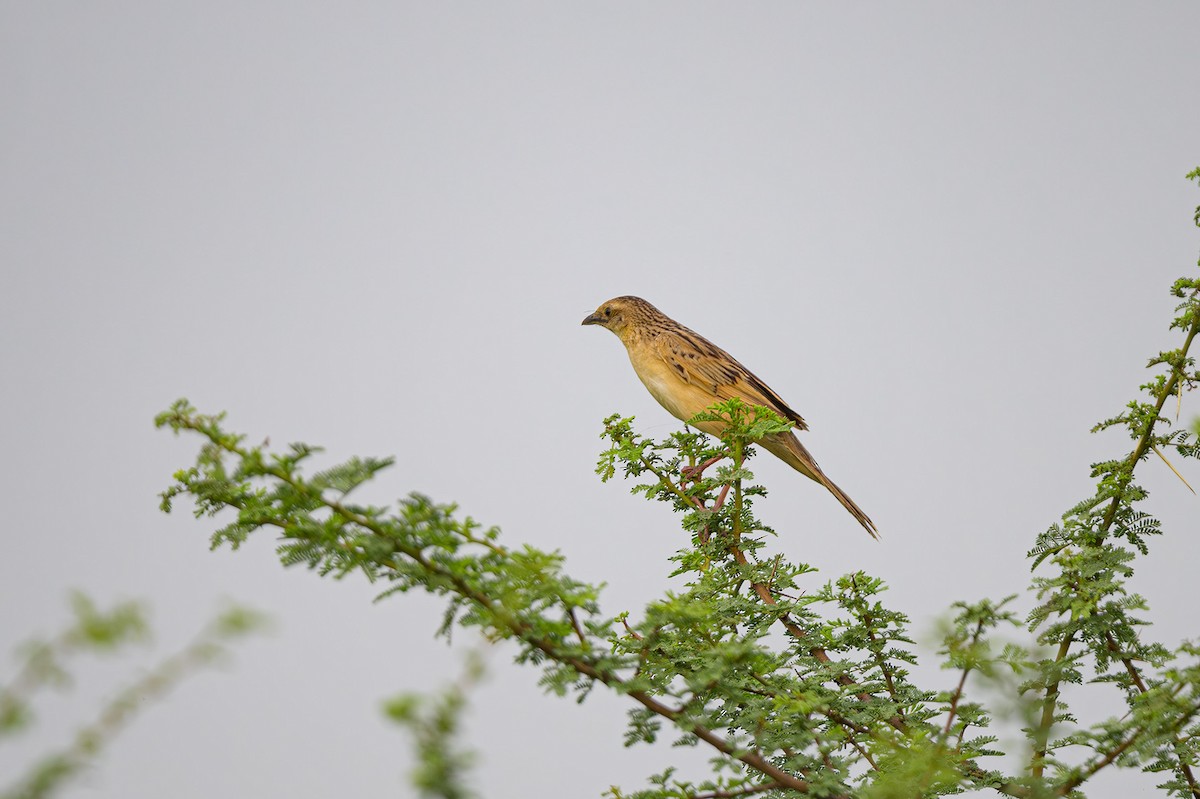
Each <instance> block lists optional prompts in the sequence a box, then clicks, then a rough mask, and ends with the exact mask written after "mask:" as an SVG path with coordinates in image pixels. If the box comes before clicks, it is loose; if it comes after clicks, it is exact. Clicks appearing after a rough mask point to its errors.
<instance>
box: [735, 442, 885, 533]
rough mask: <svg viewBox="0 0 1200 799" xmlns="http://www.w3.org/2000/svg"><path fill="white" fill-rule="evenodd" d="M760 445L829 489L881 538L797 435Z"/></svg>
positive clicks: (868, 528) (871, 531) (865, 526)
mask: <svg viewBox="0 0 1200 799" xmlns="http://www.w3.org/2000/svg"><path fill="white" fill-rule="evenodd" d="M759 443H760V444H762V446H763V447H765V448H766V449H767V451H768V452H770V453H771V454H772V455H774V456H776V457H777V458H779V459H780V460H782V461H783V462H784V463H786V464H787V465H788V466H791V467H792V468H793V469H795V470H796V471H798V472H800V473H801V474H802V475H804V476H805V477H808V478H811V479H813V480H816V481H817V482H818V483H820V484H821V485H823V486H825V487H826V488H827V489H829V493H831V494H833V495H834V496H835V497H837V501H838V502H840V503H842V507H844V508H845V509H846V510H848V511H850V515H851V516H853V517H854V518H855V519H858V523H859V524H861V525H862V526H863V528H864V529H865V530H866V531H867V532H868V533H870V534H871V537H872V538H875V539H878V538H879V531H878V530H876V529H875V522H873V521H871V518H870V517H869V516H867V514H865V513H863V510H862V508H860V507H858V505H856V504H854V500H852V499H850V497H848V496H846V492H845V491H843V490H842V489H840V488H838V485H837V483H835V482H833V481H832V480H830V479H829V478H828V477H827V476H826V475H825V472H823V471H821V467H820V466H818V465H817V461H816V460H815V459H814V458H813V456H812V455H811V454H809V451H808V450H807V449H805V448H804V445H803V444H801V443H800V439H798V438H796V434H795V433H790V432H789V433H781V434H779V435H774V436H770V437H768V438H764V439H763V440H762V441H760V442H759Z"/></svg>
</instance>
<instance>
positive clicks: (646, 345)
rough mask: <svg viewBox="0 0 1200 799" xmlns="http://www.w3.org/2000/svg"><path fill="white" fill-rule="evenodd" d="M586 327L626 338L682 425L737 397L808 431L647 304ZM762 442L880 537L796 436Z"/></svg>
mask: <svg viewBox="0 0 1200 799" xmlns="http://www.w3.org/2000/svg"><path fill="white" fill-rule="evenodd" d="M583 324H585V325H600V326H601V327H605V328H608V329H609V330H611V331H612V332H613V333H615V334H616V336H617V338H619V339H621V343H622V344H624V345H625V349H626V350H627V351H628V352H629V360H630V362H631V363H632V364H633V371H634V372H636V373H637V376H638V379H639V380H641V381H642V383H643V384H644V385H645V386H646V388H647V389H649V390H650V394H651V396H653V397H654V399H656V400H658V402H659V404H660V405H662V406H663V407H664V408H666V409H667V410H668V411H670V413H671V415H672V416H674V417H675V418H677V419H680V420H682V421H684V422H686V421H688V420H689V419H691V418H692V417H694V416H695V415H696V414H698V413H701V412H703V411H704V410H705V409H706V408H708V406H710V405H712V404H713V403H714V402H724V401H727V400H730V399H733V398H734V397H737V398H738V399H740V400H742V401H743V402H746V403H748V404H750V405H765V406H766V407H768V408H770V409H771V410H773V411H775V413H777V414H779V415H780V416H781V417H783V418H784V419H787V420H789V421H791V422H794V423H795V425H796V428H797V429H799V430H807V429H808V425H807V424H805V422H804V419H802V418H800V414H798V413H796V412H795V411H793V410H792V409H791V408H789V407H788V406H787V403H785V402H784V401H783V400H782V399H780V398H779V395H778V394H776V393H775V392H774V391H772V390H771V389H770V388H768V387H767V385H766V383H764V382H763V381H761V380H759V379H758V378H757V377H755V376H754V373H753V372H751V371H750V370H749V369H747V368H746V367H744V366H742V365H741V364H740V363H738V362H737V360H736V359H734V357H733V356H732V355H730V354H729V353H727V352H725V350H723V349H721V348H720V347H718V346H716V345H715V344H713V343H712V342H710V341H709V340H708V339H706V338H704V337H703V336H701V335H699V334H698V333H695V332H693V331H691V330H689V329H687V328H686V327H684V326H683V325H681V324H679V323H678V322H676V321H675V320H674V319H672V318H671V317H669V316H667V315H666V314H664V313H663V312H662V311H660V310H658V309H657V308H655V307H654V306H653V305H651V304H650V303H648V302H646V301H645V300H643V299H641V298H640V297H617V298H615V299H611V300H609V301H608V302H606V303H604V304H602V305H601V306H600V307H599V308H597V309H596V312H595V313H593V314H591V315H589V316H588V317H586V318H585V319H584V320H583ZM696 427H698V428H699V429H700V430H702V431H704V432H705V433H708V434H710V435H714V436H716V435H720V433H721V432H722V428H723V425H721V423H719V422H701V423H699V424H697V425H696ZM758 443H759V444H761V445H762V446H763V447H764V448H765V449H766V450H767V451H768V452H770V453H771V454H772V455H775V456H776V457H777V458H779V459H780V460H782V461H783V462H784V463H786V464H787V465H788V466H791V467H792V468H793V469H795V470H796V471H798V472H800V473H801V474H802V475H804V476H805V477H809V478H811V479H813V480H816V481H817V482H818V483H820V484H821V485H823V486H825V487H826V488H827V489H829V492H830V493H831V494H833V495H834V496H835V497H837V500H838V502H840V503H842V505H843V506H845V508H846V510H848V511H850V513H851V514H852V515H853V516H854V518H855V519H858V523H859V524H861V525H862V526H863V527H865V528H866V530H867V532H868V533H870V534H871V536H872V537H873V538H878V537H879V534H878V532H877V531H876V530H875V523H874V522H872V521H871V520H870V519H869V518H868V517H867V514H865V513H863V512H862V509H861V508H859V507H858V505H855V504H854V500H852V499H850V497H848V496H846V492H844V491H842V489H840V488H838V487H837V485H836V484H835V483H834V482H833V481H832V480H830V479H829V478H828V477H826V476H825V473H824V472H823V471H821V467H820V466H818V465H817V462H816V461H815V460H814V459H813V456H812V455H810V454H809V452H808V450H807V449H805V448H804V445H803V444H801V443H800V439H798V438H796V434H795V433H793V432H791V431H790V430H789V431H788V432H786V433H776V434H773V435H770V436H767V437H765V438H764V439H762V440H761V441H759V442H758Z"/></svg>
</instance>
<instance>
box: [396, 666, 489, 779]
mask: <svg viewBox="0 0 1200 799" xmlns="http://www.w3.org/2000/svg"><path fill="white" fill-rule="evenodd" d="M482 677H483V661H482V659H481V658H480V657H479V656H478V655H477V654H474V653H473V654H472V655H471V656H470V657H469V658H468V659H467V665H466V670H465V673H464V674H463V676H462V678H461V679H460V680H459V681H458V682H455V683H452V684H451V685H449V686H447V687H446V688H444V689H443V690H442V691H441V692H440V693H439V694H438V695H437V696H435V697H427V696H421V695H420V694H413V693H406V694H400V695H399V696H396V697H393V698H392V699H389V700H388V701H387V702H385V703H384V706H383V709H384V712H385V713H386V714H387V716H388V717H389V718H390V719H392V720H393V721H395V722H396V723H398V724H400V725H401V726H403V727H405V728H407V729H408V731H409V733H410V734H411V735H412V737H413V741H414V743H415V749H416V754H417V765H416V768H414V769H413V773H412V784H413V787H414V788H416V789H417V790H418V791H419V792H420V794H421V796H427V797H436V798H437V799H470V797H472V796H475V793H474V792H473V791H471V790H470V789H469V788H468V787H467V774H468V772H469V770H470V766H471V764H472V762H473V760H474V755H473V753H471V752H467V751H463V750H461V749H460V748H459V746H458V742H457V735H458V733H459V726H460V723H461V717H462V714H463V712H464V711H465V710H466V705H467V692H468V691H469V690H470V689H471V688H472V687H473V686H474V685H475V683H477V682H478V681H479V680H480V679H481V678H482Z"/></svg>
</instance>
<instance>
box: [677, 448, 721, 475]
mask: <svg viewBox="0 0 1200 799" xmlns="http://www.w3.org/2000/svg"><path fill="white" fill-rule="evenodd" d="M724 459H725V456H724V455H718V456H716V457H715V458H709V459H708V460H706V461H704V462H703V463H698V464H696V465H695V466H684V467H683V468H682V469H680V470H679V473H680V474H682V475H683V477H684V479H686V480H691V481H693V482H694V481H696V480H699V479H700V477H701V475H703V474H704V470H705V469H707V468H708V467H709V466H712V465H713V464H714V463H716V462H717V461H721V460H724Z"/></svg>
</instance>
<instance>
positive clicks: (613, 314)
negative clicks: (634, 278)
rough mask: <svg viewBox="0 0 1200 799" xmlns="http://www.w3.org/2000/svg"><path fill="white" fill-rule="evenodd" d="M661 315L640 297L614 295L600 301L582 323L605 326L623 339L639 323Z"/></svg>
mask: <svg viewBox="0 0 1200 799" xmlns="http://www.w3.org/2000/svg"><path fill="white" fill-rule="evenodd" d="M661 315H662V314H660V313H659V311H658V309H657V308H655V307H654V306H653V305H651V304H650V303H648V302H646V301H645V300H643V299H642V298H640V297H614V298H613V299H611V300H609V301H608V302H605V303H601V305H600V307H599V308H597V309H596V312H595V313H593V314H591V315H590V316H586V317H584V320H583V324H585V325H600V326H601V327H606V328H608V329H609V330H611V331H612V332H614V333H616V334H617V336H618V337H619V338H620V339H621V340H622V341H623V340H624V339H625V337H626V335H627V334H628V333H629V332H630V331H631V330H633V329H636V328H637V326H638V325H639V324H642V323H645V322H647V321H650V320H651V319H653V318H654V317H655V316H661Z"/></svg>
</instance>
